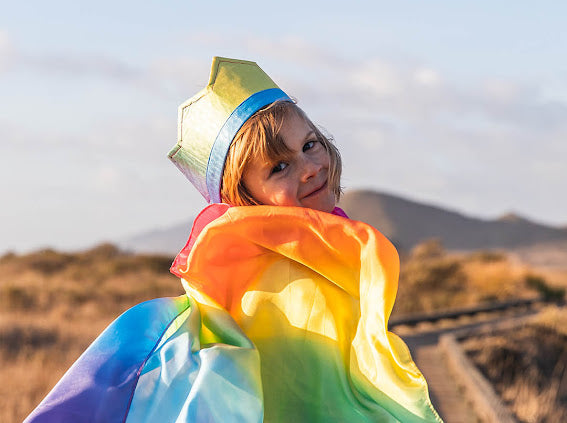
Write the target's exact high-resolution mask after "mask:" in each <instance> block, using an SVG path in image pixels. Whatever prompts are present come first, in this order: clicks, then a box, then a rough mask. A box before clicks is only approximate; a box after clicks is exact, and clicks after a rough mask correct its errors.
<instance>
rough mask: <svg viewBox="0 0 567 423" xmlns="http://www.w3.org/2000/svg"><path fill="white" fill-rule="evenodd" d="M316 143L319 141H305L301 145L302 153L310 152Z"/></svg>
mask: <svg viewBox="0 0 567 423" xmlns="http://www.w3.org/2000/svg"><path fill="white" fill-rule="evenodd" d="M318 142H319V141H317V140H312V141H307V142H306V143H305V144H303V152H306V151H307V150H311V149H312V148H314V147H315V145H316V144H317V143H318Z"/></svg>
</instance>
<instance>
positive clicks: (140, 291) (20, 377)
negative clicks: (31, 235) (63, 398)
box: [0, 245, 183, 423]
mask: <svg viewBox="0 0 567 423" xmlns="http://www.w3.org/2000/svg"><path fill="white" fill-rule="evenodd" d="M171 261H172V259H171V258H169V257H161V256H141V255H129V254H126V253H122V252H120V251H118V250H117V249H116V248H115V247H113V246H111V245H102V246H99V247H97V248H95V249H92V250H89V251H86V252H83V253H75V254H64V253H58V252H55V251H51V250H45V251H39V252H36V253H33V254H28V255H22V256H15V255H5V256H4V257H2V258H1V259H0V360H1V364H2V365H1V366H0V380H2V381H3V383H2V384H0V421H1V422H4V423H16V422H21V421H22V420H23V418H24V417H25V416H26V415H27V414H28V413H29V412H30V411H31V410H32V409H33V408H34V407H35V406H36V405H37V404H38V403H39V401H41V399H42V398H43V397H44V396H45V394H46V393H47V392H49V390H50V389H51V388H52V387H53V385H54V384H55V383H56V382H57V381H58V380H59V378H60V377H61V376H62V375H63V373H64V372H65V370H66V369H67V368H68V367H69V366H70V365H71V364H72V363H73V362H74V361H75V360H76V359H77V357H78V356H79V355H80V354H81V353H82V352H83V351H84V350H85V348H86V347H87V346H88V345H89V344H90V343H91V342H92V341H93V340H94V338H96V336H97V335H98V334H99V333H100V332H101V331H102V330H103V329H104V328H105V327H106V326H107V325H108V324H109V323H110V322H111V321H112V320H113V319H114V318H115V317H117V316H118V315H119V314H120V313H122V312H123V311H125V310H126V309H128V308H129V307H131V306H133V305H135V304H137V303H139V302H142V301H145V300H148V299H151V298H156V297H164V296H177V295H180V294H182V293H183V290H182V287H181V284H180V283H179V280H178V279H177V278H176V277H174V276H173V275H171V274H170V273H169V266H170V264H171Z"/></svg>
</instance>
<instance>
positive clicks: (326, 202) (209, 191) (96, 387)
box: [28, 58, 441, 422]
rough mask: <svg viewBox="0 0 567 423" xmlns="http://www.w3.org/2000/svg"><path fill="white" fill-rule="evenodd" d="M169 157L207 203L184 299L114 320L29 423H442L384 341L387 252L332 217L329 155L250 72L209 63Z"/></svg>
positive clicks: (293, 111) (421, 386)
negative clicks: (208, 71)
mask: <svg viewBox="0 0 567 423" xmlns="http://www.w3.org/2000/svg"><path fill="white" fill-rule="evenodd" d="M169 157H170V158H171V159H172V160H173V162H174V163H175V164H176V165H177V166H178V167H179V169H180V170H181V171H182V172H183V173H184V174H185V175H186V176H187V177H188V178H189V180H190V181H191V182H192V183H193V184H194V185H195V187H196V188H197V189H198V190H199V191H200V192H201V193H202V194H203V195H204V197H205V198H206V199H207V200H208V201H209V202H210V203H212V204H211V205H210V206H209V207H207V208H205V210H203V212H201V214H200V215H199V216H198V217H197V218H196V219H195V222H194V224H193V229H192V232H191V236H190V238H189V241H188V243H187V245H186V246H185V248H184V249H183V250H182V251H181V252H180V253H179V255H178V256H177V257H176V259H175V261H174V263H173V265H172V272H173V273H174V274H176V275H178V276H180V277H181V278H182V284H183V286H184V287H185V290H186V292H187V295H183V296H181V297H178V298H162V299H156V300H152V301H148V302H146V303H142V304H140V305H138V306H136V307H133V308H132V309H130V310H128V311H127V312H126V313H124V314H123V315H122V316H121V317H119V318H118V319H117V320H116V321H115V322H114V323H113V324H111V325H110V326H109V328H107V329H106V330H105V332H103V334H101V336H100V337H99V338H98V339H97V340H96V341H95V342H94V343H93V345H91V346H90V347H89V349H88V350H87V351H86V352H85V353H84V354H83V356H81V358H79V360H78V361H77V362H76V363H75V364H74V365H73V367H71V369H70V370H69V371H68V372H67V374H66V375H65V376H64V377H63V379H62V380H61V381H60V382H59V383H58V385H57V386H56V387H55V388H54V389H53V391H52V392H51V393H50V394H49V395H48V396H47V397H46V399H45V400H44V401H43V402H42V403H41V404H40V406H39V407H38V408H37V409H36V410H35V411H34V413H32V415H30V417H29V418H28V421H30V422H31V421H34V422H36V421H75V422H77V421H104V422H108V421H117V422H118V421H120V422H124V421H125V422H138V421H148V422H152V421H164V422H169V421H172V422H173V421H176V422H201V421H203V422H205V421H206V422H260V421H263V420H264V421H267V422H274V421H281V422H287V421H294V420H295V421H305V422H329V421H334V422H396V421H402V422H432V421H436V422H439V421H441V419H440V418H439V417H438V415H437V413H436V412H435V410H434V409H433V407H432V406H431V403H430V401H429V397H428V393H427V386H426V383H425V380H424V379H423V376H422V375H421V373H420V372H419V370H418V369H417V368H416V366H415V364H414V363H413V361H412V360H411V357H410V355H409V352H408V350H407V347H406V346H405V344H404V343H403V341H401V339H399V338H398V337H396V336H395V335H394V334H392V333H389V332H388V331H387V319H388V316H389V314H390V312H391V309H392V306H393V300H394V297H395V291H396V288H397V277H398V258H397V253H396V251H395V249H394V247H393V246H392V245H391V243H389V242H388V240H386V239H385V238H384V237H383V236H382V235H381V234H380V233H378V232H377V231H376V230H375V229H373V228H371V227H369V226H368V225H365V224H363V223H360V222H354V221H350V220H349V219H347V218H346V216H345V215H344V213H343V212H342V211H341V210H340V209H338V208H336V207H335V203H336V201H337V200H338V198H339V195H340V174H341V161H340V156H339V154H338V151H337V150H336V148H335V147H334V145H333V144H332V143H331V142H330V141H329V140H327V139H326V138H325V137H324V136H323V135H322V134H321V133H320V131H319V130H318V129H317V128H316V127H315V126H314V125H313V124H312V123H311V121H310V120H309V119H308V118H307V116H306V115H305V114H304V113H303V111H301V109H299V108H298V107H297V106H296V105H295V104H294V102H293V101H292V100H291V99H290V98H289V97H288V96H287V95H286V94H285V93H284V92H283V91H281V90H280V89H279V88H278V87H277V86H276V85H275V84H274V82H273V81H272V80H271V79H270V78H269V77H268V76H267V75H266V74H265V73H264V72H263V71H262V70H261V69H260V68H259V67H258V66H257V65H256V64H255V63H253V62H247V61H241V60H233V59H224V58H215V59H213V67H212V72H211V79H210V81H209V85H208V86H207V88H205V89H204V90H203V91H201V92H200V93H198V94H197V95H196V96H194V97H192V98H191V99H190V100H189V101H187V102H186V103H184V104H183V105H181V107H180V109H179V141H178V144H177V145H176V146H175V147H174V149H173V150H172V151H171V152H170V154H169ZM247 205H254V207H238V206H247Z"/></svg>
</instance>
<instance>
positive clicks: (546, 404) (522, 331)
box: [463, 307, 567, 423]
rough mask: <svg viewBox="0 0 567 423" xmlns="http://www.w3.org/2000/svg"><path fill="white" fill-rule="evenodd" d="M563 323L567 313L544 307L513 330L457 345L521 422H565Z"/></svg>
mask: <svg viewBox="0 0 567 423" xmlns="http://www.w3.org/2000/svg"><path fill="white" fill-rule="evenodd" d="M566 321H567V309H565V308H563V309H559V308H557V307H549V308H547V309H546V310H544V311H543V312H541V313H539V314H538V315H537V316H536V318H535V319H534V320H532V321H531V323H530V324H527V325H525V326H523V327H521V328H519V329H514V330H509V331H505V332H494V333H492V334H491V335H489V336H483V337H474V338H469V339H467V340H466V341H464V342H463V346H464V348H465V350H466V351H467V353H468V355H469V357H470V358H471V359H472V360H473V362H474V363H475V364H476V366H477V367H478V368H479V369H480V370H481V371H482V373H483V374H484V375H485V376H486V377H487V378H488V379H489V380H490V381H491V382H492V384H493V385H494V387H495V389H496V391H497V392H498V394H499V395H500V396H501V398H502V399H503V400H504V403H505V404H507V405H508V407H509V408H510V409H511V410H512V411H513V412H514V414H515V415H516V417H517V419H518V420H519V421H521V422H526V423H557V422H565V421H567V327H566V326H565V322H566Z"/></svg>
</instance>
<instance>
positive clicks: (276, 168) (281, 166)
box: [270, 162, 288, 174]
mask: <svg viewBox="0 0 567 423" xmlns="http://www.w3.org/2000/svg"><path fill="white" fill-rule="evenodd" d="M287 166H288V164H287V163H285V162H279V163H278V164H277V165H275V166H274V167H273V168H272V171H271V172H270V174H274V173H278V172H281V171H282V170H284V169H285V168H286V167H287Z"/></svg>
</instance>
